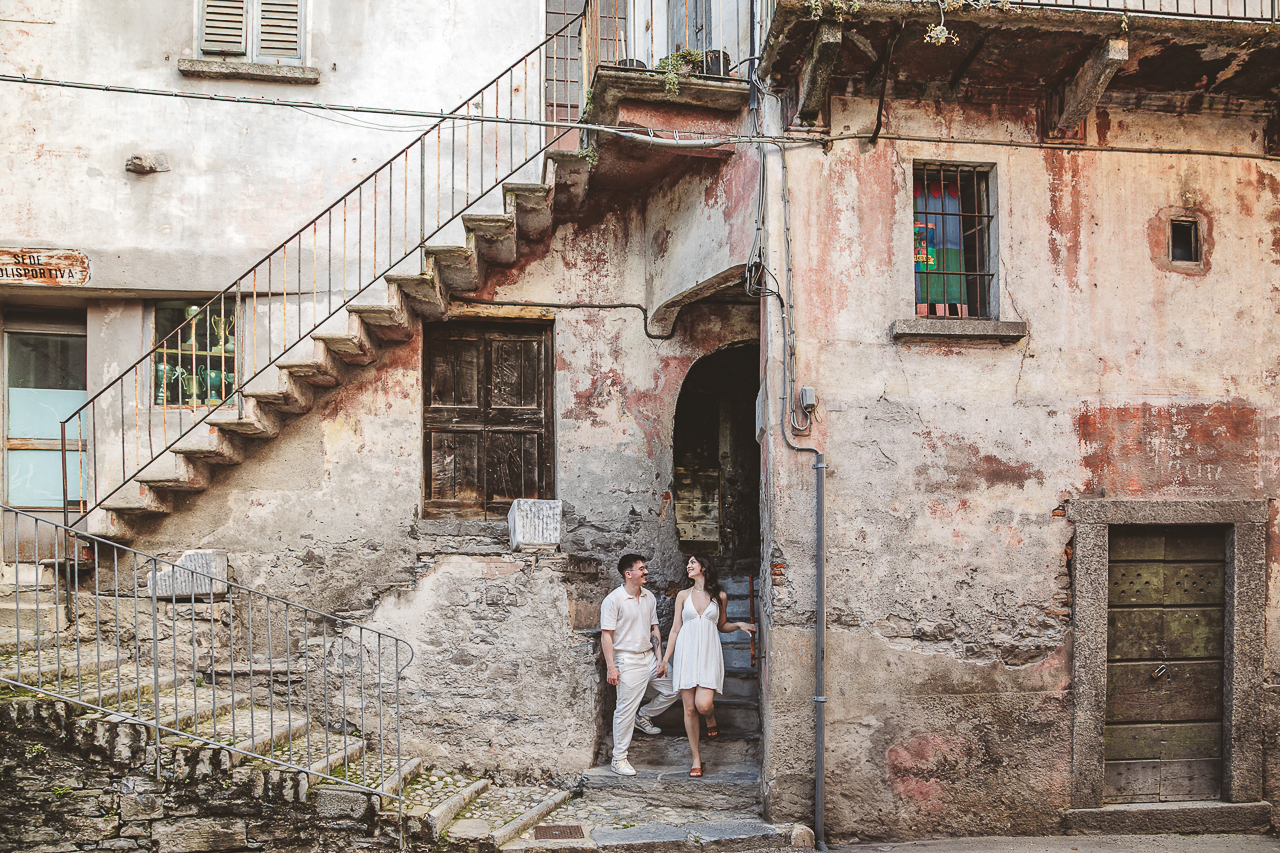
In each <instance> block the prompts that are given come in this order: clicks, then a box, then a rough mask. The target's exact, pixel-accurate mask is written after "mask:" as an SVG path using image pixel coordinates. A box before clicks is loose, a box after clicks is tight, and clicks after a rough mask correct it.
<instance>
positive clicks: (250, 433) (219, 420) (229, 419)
mask: <svg viewBox="0 0 1280 853" xmlns="http://www.w3.org/2000/svg"><path fill="white" fill-rule="evenodd" d="M205 423H207V424H209V425H211V426H215V427H217V428H218V429H225V430H227V431H229V432H234V433H237V434H238V435H242V436H245V437H247V438H275V437H276V436H277V435H279V434H280V416H279V415H278V414H276V413H275V412H274V411H272V410H271V408H270V407H269V406H263V405H260V404H259V403H258V402H257V401H256V400H254V399H252V398H246V399H245V401H244V412H243V413H241V412H240V411H238V408H237V407H236V405H235V404H234V403H229V404H227V405H226V406H224V407H223V408H221V409H219V410H218V411H216V412H214V413H213V414H211V415H209V419H208V420H207V421H205Z"/></svg>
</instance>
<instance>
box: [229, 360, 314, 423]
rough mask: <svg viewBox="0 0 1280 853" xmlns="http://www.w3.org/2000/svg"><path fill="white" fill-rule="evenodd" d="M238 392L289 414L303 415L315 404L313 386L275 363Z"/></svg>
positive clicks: (264, 405) (263, 404)
mask: <svg viewBox="0 0 1280 853" xmlns="http://www.w3.org/2000/svg"><path fill="white" fill-rule="evenodd" d="M240 393H241V394H242V395H243V396H244V397H245V399H246V400H254V401H256V402H257V403H259V404H261V406H262V407H269V408H271V409H273V410H275V411H277V412H284V413H285V414H290V415H305V414H306V413H307V412H309V411H311V407H312V406H314V405H315V393H316V392H315V386H314V385H312V384H310V383H309V382H303V381H302V380H300V379H298V378H296V377H295V376H294V375H293V374H292V373H289V372H288V371H286V370H282V369H280V367H279V366H277V365H269V366H268V367H266V368H264V369H263V370H262V372H261V373H259V374H258V375H257V376H255V377H254V378H252V379H250V380H249V381H248V382H246V383H245V385H244V389H243V390H242V391H241V392H240ZM229 406H230V404H228V407H229ZM212 419H213V418H212V417H211V418H210V420H212Z"/></svg>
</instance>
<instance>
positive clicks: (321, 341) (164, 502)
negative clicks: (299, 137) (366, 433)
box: [89, 151, 591, 542]
mask: <svg viewBox="0 0 1280 853" xmlns="http://www.w3.org/2000/svg"><path fill="white" fill-rule="evenodd" d="M590 168H591V167H590V164H589V163H588V162H587V160H586V159H585V158H584V157H582V156H580V155H578V154H576V153H574V152H564V151H548V152H547V153H546V155H545V161H544V165H543V176H544V183H540V184H528V183H504V184H503V185H502V191H503V199H504V210H505V213H503V214H499V215H481V214H463V215H462V217H461V220H462V224H463V227H464V229H465V234H466V240H465V244H464V245H461V246H426V247H425V248H424V250H423V259H424V260H423V269H422V272H421V273H419V274H417V275H394V274H388V275H385V276H383V277H382V278H381V279H380V280H379V281H378V282H377V283H375V284H374V285H372V286H370V287H369V288H368V289H367V290H365V291H364V292H363V293H361V294H360V296H359V297H358V298H357V299H355V300H353V301H352V302H351V304H349V305H348V306H347V307H346V308H344V309H340V310H339V311H338V312H337V313H336V314H335V315H334V316H333V317H331V318H329V319H328V320H325V321H324V322H322V323H320V325H319V326H318V327H317V328H316V329H315V331H314V332H312V333H311V334H310V335H309V341H308V340H307V339H304V340H302V341H300V342H299V343H298V344H296V345H294V346H293V347H292V348H291V349H290V350H289V351H288V352H287V353H285V354H284V355H283V356H282V357H280V358H279V359H278V360H277V361H276V362H275V363H274V365H271V366H270V367H271V369H268V370H265V371H264V372H263V374H262V375H260V376H259V377H257V379H255V380H254V381H253V382H251V383H249V385H248V386H247V387H246V389H245V391H244V392H243V397H244V405H243V411H240V410H238V409H237V407H235V406H234V405H233V404H231V403H228V404H226V405H225V406H224V407H223V408H222V409H220V410H218V411H216V412H214V413H213V414H211V415H210V416H209V417H208V419H207V421H205V423H204V424H201V425H199V426H197V427H196V428H194V429H192V430H191V431H190V432H188V433H187V434H185V435H183V436H182V437H181V438H180V439H179V440H178V442H177V443H176V444H175V445H174V447H173V449H172V450H171V451H167V452H164V453H162V454H161V455H160V456H158V457H157V458H156V459H155V460H154V461H152V462H151V463H150V464H148V465H147V466H146V467H145V468H144V469H143V470H142V471H141V472H139V473H138V474H137V475H136V476H134V477H133V480H132V481H131V482H130V483H127V484H125V486H124V487H123V488H121V489H120V490H119V491H118V492H116V493H115V494H114V495H112V496H111V497H109V498H107V499H106V500H105V501H104V502H103V503H102V505H101V507H100V508H99V509H98V510H95V511H93V512H92V513H90V516H89V522H90V526H89V532H91V533H92V534H93V535H96V536H100V537H103V538H106V539H111V540H113V541H117V542H128V541H130V540H132V539H133V538H134V537H135V536H136V530H137V526H138V525H139V524H145V523H147V522H148V521H149V520H153V519H155V518H157V517H160V516H164V515H168V514H170V513H172V512H173V510H174V497H175V495H176V494H179V493H193V492H202V491H205V490H206V489H208V488H209V485H210V484H211V483H212V482H213V480H214V478H215V476H216V473H215V472H216V471H217V469H218V468H220V467H225V466H230V465H239V464H240V463H241V462H243V461H244V459H245V453H246V450H247V447H246V441H269V440H271V439H274V438H276V437H277V436H278V435H279V434H280V428H281V424H282V422H283V421H284V420H285V419H286V418H289V417H293V416H298V415H304V414H306V413H307V412H309V411H310V410H311V409H312V407H313V406H314V405H315V399H316V395H317V394H323V393H325V392H327V391H329V390H331V389H334V388H336V387H338V386H340V385H342V384H343V383H344V382H345V381H346V380H347V378H348V374H349V370H350V368H351V367H362V366H367V365H370V364H373V363H374V362H376V361H377V360H378V358H379V356H380V354H381V353H382V352H383V351H384V350H385V349H387V348H389V347H394V346H397V345H399V344H402V343H404V342H405V341H409V340H412V339H413V336H414V335H415V334H416V333H417V328H418V322H417V318H416V317H415V316H414V315H415V314H416V315H418V316H420V317H421V318H422V319H423V320H426V321H432V320H438V319H440V318H441V317H443V316H444V314H445V311H446V310H447V307H448V304H449V299H450V297H451V296H452V295H454V294H457V295H467V294H473V293H475V292H476V291H478V290H480V289H482V288H483V286H484V284H485V282H486V275H487V272H488V270H490V269H491V268H498V267H509V266H511V265H513V264H514V263H516V261H517V260H519V259H520V258H521V257H524V256H527V255H528V254H530V253H531V252H533V251H534V250H535V249H536V248H537V247H538V246H539V245H541V244H543V243H544V242H545V241H546V240H547V239H548V238H549V237H550V236H551V234H552V233H553V231H554V228H555V222H556V218H557V217H563V216H568V215H571V214H573V213H574V212H575V211H576V210H577V209H578V208H579V207H580V206H581V205H582V203H583V201H584V199H585V196H586V189H587V182H588V179H589V173H590ZM306 319H307V320H311V321H314V320H316V319H320V318H310V317H308V318H306Z"/></svg>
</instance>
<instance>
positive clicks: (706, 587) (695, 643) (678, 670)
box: [663, 555, 756, 778]
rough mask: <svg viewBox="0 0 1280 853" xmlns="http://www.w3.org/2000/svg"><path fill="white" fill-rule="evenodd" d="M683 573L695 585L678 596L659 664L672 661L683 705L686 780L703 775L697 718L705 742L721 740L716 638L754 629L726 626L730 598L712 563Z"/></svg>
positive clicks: (694, 560) (699, 559) (696, 562)
mask: <svg viewBox="0 0 1280 853" xmlns="http://www.w3.org/2000/svg"><path fill="white" fill-rule="evenodd" d="M685 570H686V571H687V572H688V574H689V580H690V581H692V584H693V585H692V586H690V587H687V588H685V589H682V590H681V591H680V593H679V594H678V595H676V608H675V610H676V615H675V620H674V621H673V622H672V623H671V635H670V636H669V637H668V638H667V653H666V655H664V656H663V661H664V662H667V661H670V660H671V656H672V655H675V659H676V662H675V668H674V669H673V670H672V671H671V680H672V683H673V685H674V686H675V688H676V689H677V690H679V691H680V696H681V698H682V699H683V700H684V731H685V734H687V735H688V736H689V747H690V748H691V749H692V750H693V769H692V770H690V771H689V775H690V776H692V777H694V778H697V777H699V776H701V775H702V773H703V771H704V770H706V765H705V764H704V763H703V761H702V755H701V753H700V752H699V751H698V715H699V714H702V715H703V716H705V717H706V718H707V737H708V738H714V737H718V736H719V734H720V729H719V727H718V726H717V725H716V718H715V705H714V704H713V702H714V699H715V694H717V693H719V692H721V688H722V687H723V686H724V653H723V652H722V651H721V650H720V633H721V632H724V633H726V634H728V633H732V632H733V631H746V632H747V633H748V634H754V633H755V630H756V626H755V625H752V624H751V623H750V622H729V621H727V618H726V615H725V613H726V611H727V610H728V604H729V596H728V594H726V593H725V591H724V589H723V588H722V587H721V586H720V579H719V578H718V577H717V576H716V570H715V568H714V567H713V566H712V565H711V561H710V560H708V559H707V558H706V557H703V556H701V555H697V556H693V557H690V558H689V564H688V566H686V569H685Z"/></svg>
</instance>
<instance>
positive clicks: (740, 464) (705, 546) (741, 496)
mask: <svg viewBox="0 0 1280 853" xmlns="http://www.w3.org/2000/svg"><path fill="white" fill-rule="evenodd" d="M759 365H760V345H759V344H758V343H757V342H755V341H751V342H747V343H742V344H736V345H734V346H731V347H727V348H725V349H722V350H719V351H717V352H714V353H711V354H710V355H707V356H704V357H703V358H701V359H699V360H698V361H697V362H696V363H695V364H694V365H693V367H692V368H691V369H690V370H689V373H688V375H687V376H686V377H685V380H684V385H683V386H682V387H681V388H680V396H679V398H678V399H677V401H676V417H675V430H674V435H673V438H674V441H673V444H674V447H673V450H674V463H675V488H674V502H675V510H676V512H675V515H676V526H677V529H678V531H679V537H680V549H681V551H683V552H684V553H686V554H690V553H705V554H707V555H708V556H710V557H712V558H714V559H715V560H716V563H717V565H718V566H719V567H720V574H721V576H722V577H725V578H729V577H734V576H737V577H741V578H744V579H745V578H746V577H748V576H751V575H754V574H755V573H756V571H757V569H758V567H759V564H760V447H759V445H758V444H757V443H756V438H755V401H756V392H757V389H758V387H759V384H760V379H759V375H760V367H759Z"/></svg>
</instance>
